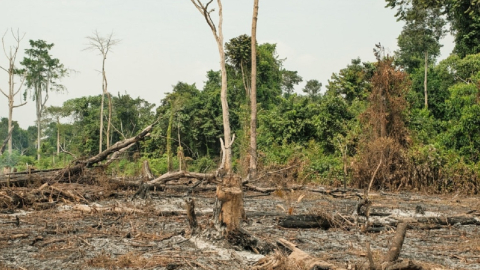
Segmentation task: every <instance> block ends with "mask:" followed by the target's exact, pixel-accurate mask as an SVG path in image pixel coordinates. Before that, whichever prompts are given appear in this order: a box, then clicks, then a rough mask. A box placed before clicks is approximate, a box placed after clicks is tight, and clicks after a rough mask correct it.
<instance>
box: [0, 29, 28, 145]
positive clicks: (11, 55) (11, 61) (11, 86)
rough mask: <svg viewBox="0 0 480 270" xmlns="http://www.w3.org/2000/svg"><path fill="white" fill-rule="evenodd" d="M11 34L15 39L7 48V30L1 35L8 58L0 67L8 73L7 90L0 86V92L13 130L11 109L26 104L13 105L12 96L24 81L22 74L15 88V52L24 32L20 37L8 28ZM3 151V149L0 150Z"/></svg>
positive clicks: (9, 138)
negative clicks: (6, 62) (6, 63)
mask: <svg viewBox="0 0 480 270" xmlns="http://www.w3.org/2000/svg"><path fill="white" fill-rule="evenodd" d="M10 31H11V33H12V36H13V39H14V40H15V45H13V46H10V48H9V49H8V50H7V48H6V47H5V36H6V34H7V32H5V34H4V35H3V37H2V46H3V52H4V53H5V56H6V57H7V60H8V66H7V67H2V66H0V68H1V69H2V70H4V71H5V72H7V73H8V90H4V89H2V88H0V92H1V93H2V94H3V95H4V96H5V97H6V98H7V99H8V130H9V131H10V130H13V109H15V108H18V107H21V106H23V105H25V104H26V102H24V103H21V104H18V105H14V100H13V99H14V97H15V96H16V95H17V94H18V93H19V92H20V90H21V89H22V86H23V82H24V81H25V76H22V77H21V79H20V85H19V87H18V88H17V89H15V75H16V73H15V61H16V60H17V53H18V49H19V48H20V42H21V41H22V39H23V37H24V36H25V34H24V35H23V36H22V37H20V33H19V31H18V30H17V33H14V32H13V30H10ZM12 137H13V136H11V135H10V136H8V153H9V154H12V149H13V147H12V141H13V139H12ZM2 153H3V151H2Z"/></svg>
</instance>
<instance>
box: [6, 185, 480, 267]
mask: <svg viewBox="0 0 480 270" xmlns="http://www.w3.org/2000/svg"><path fill="white" fill-rule="evenodd" d="M55 187H56V188H57V189H59V190H63V191H66V190H68V191H70V192H71V194H74V195H77V196H78V198H82V199H81V200H80V201H75V200H73V199H72V198H70V199H68V198H65V197H63V196H61V195H60V194H58V195H57V196H55V195H53V196H52V195H50V198H49V201H48V202H42V203H34V204H33V205H28V206H23V207H21V208H12V207H11V208H10V209H9V208H4V209H0V210H1V213H0V226H1V231H0V269H248V268H250V267H251V266H252V265H253V264H255V263H256V262H257V261H258V260H259V259H261V258H262V257H263V255H260V254H256V253H255V252H254V251H246V250H241V249H240V248H238V247H234V246H231V245H229V244H228V243H226V242H225V241H224V240H222V237H221V235H218V233H217V232H216V231H215V230H214V229H213V221H212V215H213V214H212V209H213V206H214V202H215V198H214V192H213V191H203V192H194V193H193V194H190V195H189V197H191V198H193V199H194V200H195V205H196V213H197V218H198V223H199V225H200V227H201V229H200V232H199V233H197V234H195V235H192V233H191V230H190V228H189V225H188V222H187V218H186V215H185V214H184V213H185V199H186V198H187V197H185V196H184V193H183V192H178V189H177V191H172V190H168V189H166V190H164V191H151V192H150V193H149V198H147V199H138V198H135V199H132V197H133V194H134V193H135V190H112V189H111V188H102V187H99V186H92V185H80V184H55ZM199 188H201V186H199ZM316 188H318V187H316ZM28 190H29V188H5V187H3V188H0V197H1V196H8V194H9V192H7V191H14V192H15V193H19V192H23V191H24V192H25V193H26V192H28ZM371 199H372V200H373V206H372V208H373V210H375V211H377V212H385V213H387V214H385V215H383V216H381V215H380V216H378V215H377V216H372V217H371V218H370V219H371V220H372V221H374V223H375V222H376V223H382V224H393V223H394V222H393V223H392V222H390V223H389V220H390V221H391V220H398V219H399V218H400V219H401V218H415V217H421V216H426V217H429V216H439V217H446V216H459V215H469V216H473V217H474V218H475V219H476V220H478V221H479V222H480V198H479V197H478V196H473V197H465V196H461V195H441V196H440V195H428V194H418V193H405V192H402V193H376V194H372V197H371ZM358 202H359V199H358V198H357V197H356V196H346V198H345V197H344V198H334V197H333V196H330V195H325V194H321V193H314V192H310V191H306V190H295V191H294V190H288V189H287V190H278V191H276V192H273V193H272V194H268V195H265V194H261V193H257V192H251V191H249V192H246V193H245V209H246V212H247V217H248V219H247V220H246V221H245V222H244V223H243V227H244V228H245V229H246V230H247V231H249V232H251V233H252V234H254V235H255V236H257V237H259V238H261V239H263V240H266V241H269V242H271V243H275V242H276V240H277V239H279V238H284V239H286V240H288V241H291V242H293V243H295V244H297V246H298V248H300V249H302V250H304V251H305V252H308V253H309V254H311V255H312V256H315V257H318V258H320V259H323V260H325V261H328V262H330V263H334V264H336V265H338V266H342V267H344V268H347V269H353V265H355V264H361V263H366V262H367V258H366V243H367V242H369V243H370V244H371V247H372V250H373V256H374V257H375V256H380V253H382V254H383V253H384V252H385V251H386V250H387V247H388V244H389V240H390V239H391V238H392V236H393V234H394V231H395V227H394V226H391V227H389V226H388V225H386V227H385V229H384V230H381V231H380V232H377V233H368V232H367V233H365V232H362V230H361V228H360V227H359V226H353V225H352V226H343V227H342V226H340V227H335V228H331V229H329V230H322V229H286V228H282V227H280V226H279V225H278V221H279V219H280V218H282V217H284V216H285V215H295V214H322V213H328V214H335V213H337V214H340V215H341V216H343V217H345V219H347V220H353V219H354V218H355V216H354V213H355V209H356V206H357V204H358ZM419 209H421V211H419ZM427 225H428V224H427ZM479 229H480V226H478V223H477V224H471V225H461V224H447V225H442V226H436V227H435V226H430V227H429V226H426V225H422V226H417V227H415V226H413V227H412V228H411V229H409V230H408V232H407V236H406V239H405V243H404V246H403V249H402V252H401V255H400V257H401V258H402V259H412V260H415V261H419V262H423V263H429V264H432V265H436V266H438V269H480V231H479ZM291 269H301V267H300V266H298V267H297V268H291Z"/></svg>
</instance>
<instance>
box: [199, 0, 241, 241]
mask: <svg viewBox="0 0 480 270" xmlns="http://www.w3.org/2000/svg"><path fill="white" fill-rule="evenodd" d="M191 1H192V3H193V5H194V6H195V7H196V8H197V10H198V11H199V12H200V13H201V14H202V16H203V17H204V18H205V20H206V22H207V24H208V26H209V27H210V30H211V31H212V34H213V36H214V38H215V41H216V42H217V46H218V52H219V54H220V69H221V74H222V90H221V94H220V98H221V102H222V116H223V133H224V139H222V138H220V144H221V147H222V164H221V165H220V167H219V169H218V171H217V176H218V177H219V178H221V179H222V184H220V185H219V186H218V187H217V201H218V202H219V205H218V206H217V207H219V209H220V210H219V211H216V213H219V215H218V219H217V220H216V222H217V224H220V225H225V226H226V228H227V232H228V231H235V230H237V229H239V228H240V220H241V218H242V213H243V212H244V211H243V195H242V194H243V192H242V181H241V180H240V181H239V180H238V178H237V177H235V176H233V175H232V174H231V171H232V148H231V147H232V144H233V141H234V140H235V135H234V136H233V137H231V135H230V134H231V131H230V120H229V111H228V102H227V70H226V67H225V51H224V48H223V31H222V29H223V7H222V1H221V0H217V4H218V17H219V19H218V29H217V27H216V26H215V23H214V22H213V20H212V17H211V13H212V12H213V11H214V9H209V6H210V4H211V3H212V2H213V0H210V1H208V2H207V3H206V4H203V3H202V2H201V0H191ZM224 176H226V177H224Z"/></svg>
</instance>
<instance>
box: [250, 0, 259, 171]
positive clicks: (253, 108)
mask: <svg viewBox="0 0 480 270" xmlns="http://www.w3.org/2000/svg"><path fill="white" fill-rule="evenodd" d="M258 2H259V0H254V1H253V16H252V38H251V47H252V49H251V50H252V69H251V70H252V78H251V80H252V83H251V91H250V166H249V172H248V178H249V179H254V178H256V177H257V21H258Z"/></svg>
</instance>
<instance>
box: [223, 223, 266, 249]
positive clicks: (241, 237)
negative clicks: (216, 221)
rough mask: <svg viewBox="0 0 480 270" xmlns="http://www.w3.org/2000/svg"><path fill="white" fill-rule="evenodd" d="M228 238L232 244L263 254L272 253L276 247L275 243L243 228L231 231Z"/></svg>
mask: <svg viewBox="0 0 480 270" xmlns="http://www.w3.org/2000/svg"><path fill="white" fill-rule="evenodd" d="M227 240H228V242H229V243H230V244H232V245H235V246H240V247H242V248H243V249H245V250H250V251H253V252H255V253H257V254H262V255H267V254H270V253H271V252H273V250H274V248H275V246H274V245H273V244H271V243H269V242H267V241H264V240H262V239H260V238H257V237H255V236H253V235H252V234H251V233H249V232H247V231H245V230H244V229H242V228H238V229H236V230H233V231H230V232H229V233H228V235H227Z"/></svg>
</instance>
